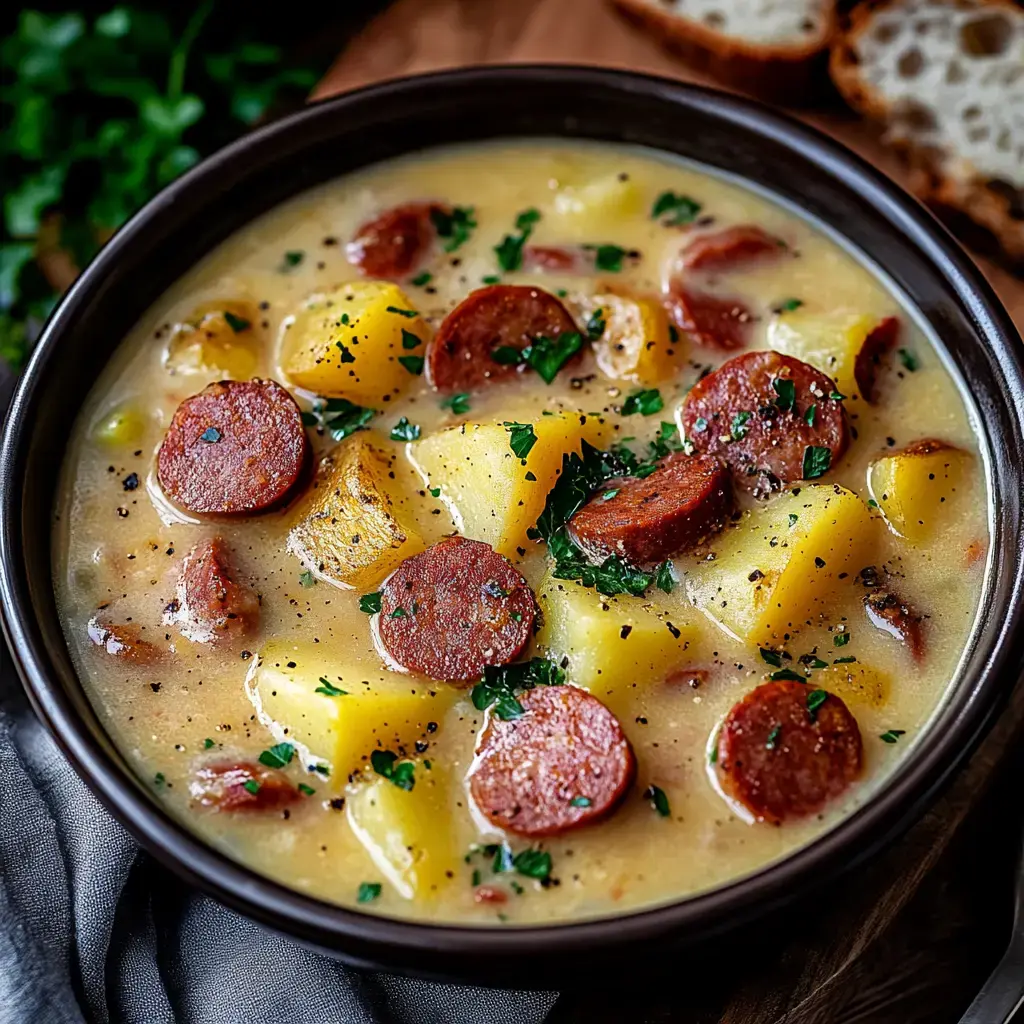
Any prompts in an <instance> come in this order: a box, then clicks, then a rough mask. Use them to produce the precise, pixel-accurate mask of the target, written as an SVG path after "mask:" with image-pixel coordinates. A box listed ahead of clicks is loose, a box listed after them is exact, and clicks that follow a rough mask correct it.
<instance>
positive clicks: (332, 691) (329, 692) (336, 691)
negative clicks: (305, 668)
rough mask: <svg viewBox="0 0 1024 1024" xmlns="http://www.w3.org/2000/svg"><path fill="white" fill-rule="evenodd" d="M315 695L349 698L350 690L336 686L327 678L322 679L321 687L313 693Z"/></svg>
mask: <svg viewBox="0 0 1024 1024" xmlns="http://www.w3.org/2000/svg"><path fill="white" fill-rule="evenodd" d="M313 692H314V693H322V694H324V696H326V697H347V696H348V690H343V689H342V688H341V687H340V686H335V685H334V683H332V682H331V681H330V679H328V678H327V676H321V677H320V685H319V686H318V687H317V688H316V689H315V690H314V691H313Z"/></svg>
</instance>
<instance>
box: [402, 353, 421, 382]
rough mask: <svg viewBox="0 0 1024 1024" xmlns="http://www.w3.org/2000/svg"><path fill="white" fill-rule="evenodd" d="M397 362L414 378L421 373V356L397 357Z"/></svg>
mask: <svg viewBox="0 0 1024 1024" xmlns="http://www.w3.org/2000/svg"><path fill="white" fill-rule="evenodd" d="M398 361H399V362H400V363H401V364H402V365H403V366H404V367H405V368H406V369H407V370H408V371H409V372H410V373H411V374H412V375H413V376H414V377H418V376H419V375H420V374H421V373H422V372H423V363H424V359H423V356H399V357H398Z"/></svg>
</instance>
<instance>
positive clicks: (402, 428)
mask: <svg viewBox="0 0 1024 1024" xmlns="http://www.w3.org/2000/svg"><path fill="white" fill-rule="evenodd" d="M419 436H420V425H419V424H418V423H410V422H409V421H408V420H407V419H406V418H405V417H404V416H403V417H402V418H401V419H400V420H399V421H398V422H397V423H396V424H395V425H394V426H393V427H392V428H391V440H392V441H417V440H419Z"/></svg>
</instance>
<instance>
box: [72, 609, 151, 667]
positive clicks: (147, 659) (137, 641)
mask: <svg viewBox="0 0 1024 1024" xmlns="http://www.w3.org/2000/svg"><path fill="white" fill-rule="evenodd" d="M86 630H87V632H88V634H89V639H90V640H91V641H92V642H93V643H94V644H95V645H96V646H97V647H99V648H102V649H103V650H104V651H106V653H107V654H109V655H110V656H111V657H113V658H118V659H120V660H121V661H129V662H133V663H134V664H136V665H150V664H152V663H153V662H154V661H157V660H158V659H160V658H161V657H162V656H163V652H162V651H161V650H160V648H159V647H155V646H154V645H153V644H151V643H150V642H149V641H148V640H143V639H142V634H141V631H140V629H139V627H138V626H137V625H135V623H133V622H120V623H113V622H103V621H101V620H100V619H99V618H92V619H90V620H89V623H88V625H87V627H86Z"/></svg>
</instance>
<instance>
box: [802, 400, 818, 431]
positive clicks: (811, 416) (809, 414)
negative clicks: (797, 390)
mask: <svg viewBox="0 0 1024 1024" xmlns="http://www.w3.org/2000/svg"><path fill="white" fill-rule="evenodd" d="M817 415H818V403H817V402H814V403H812V404H811V405H809V406H807V410H806V411H805V412H804V423H806V424H807V426H809V427H813V426H814V420H815V418H816V417H817Z"/></svg>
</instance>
